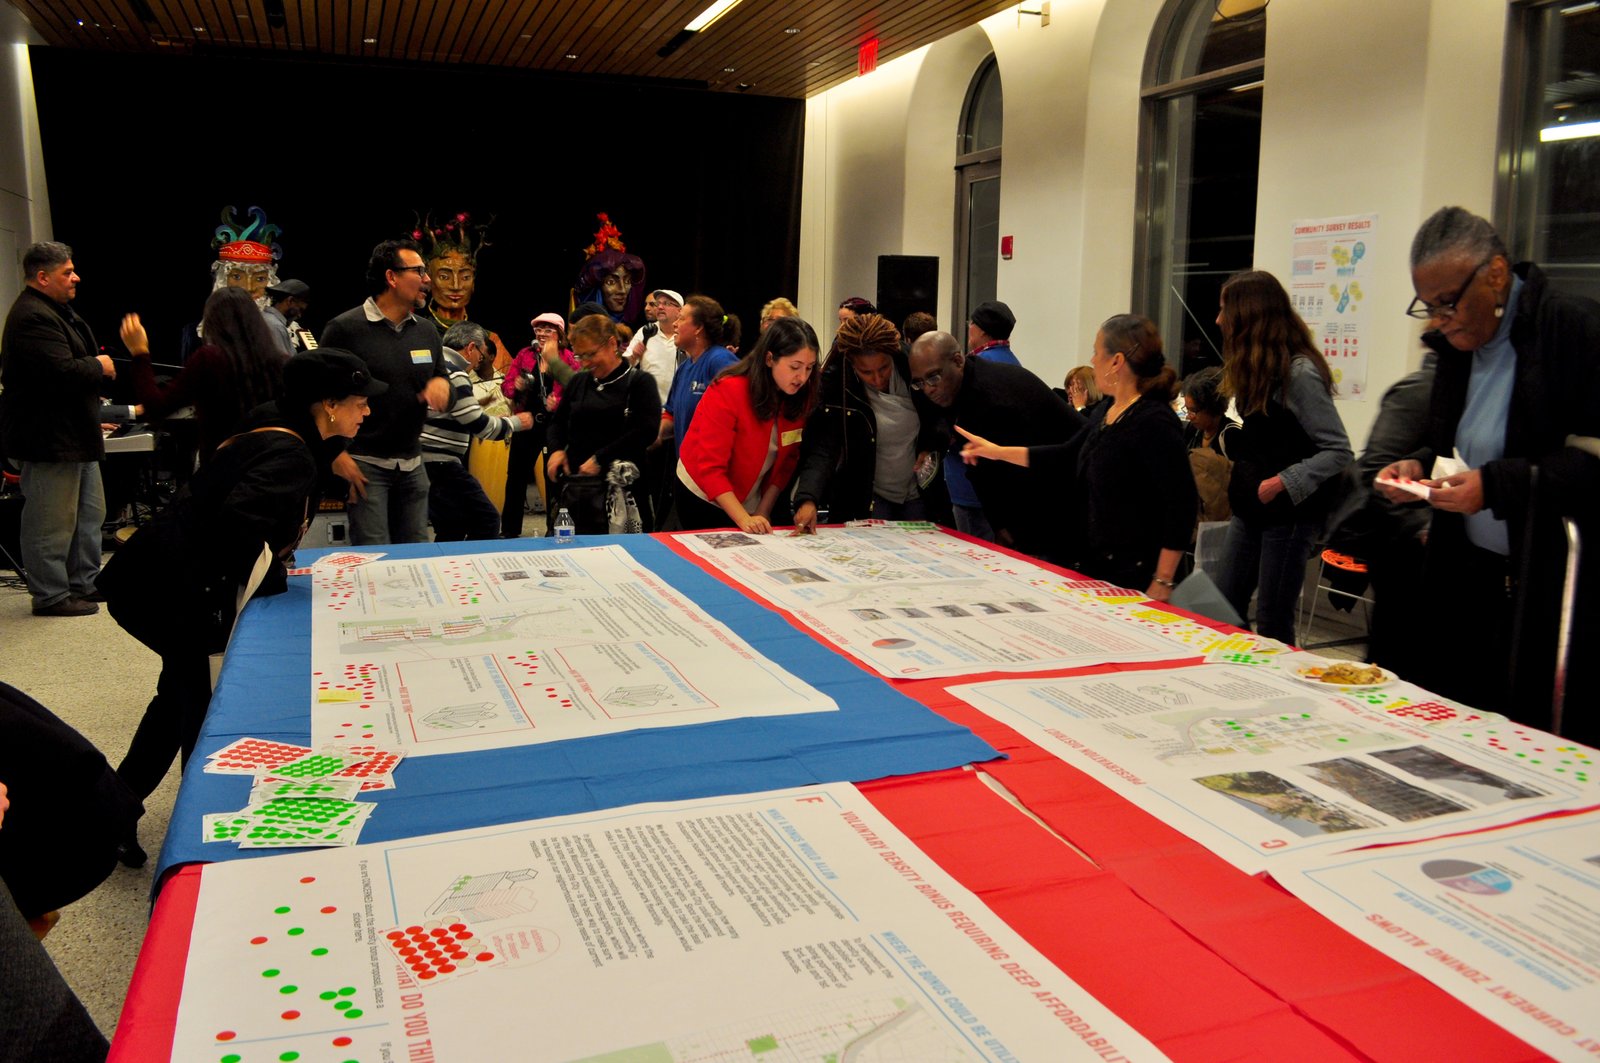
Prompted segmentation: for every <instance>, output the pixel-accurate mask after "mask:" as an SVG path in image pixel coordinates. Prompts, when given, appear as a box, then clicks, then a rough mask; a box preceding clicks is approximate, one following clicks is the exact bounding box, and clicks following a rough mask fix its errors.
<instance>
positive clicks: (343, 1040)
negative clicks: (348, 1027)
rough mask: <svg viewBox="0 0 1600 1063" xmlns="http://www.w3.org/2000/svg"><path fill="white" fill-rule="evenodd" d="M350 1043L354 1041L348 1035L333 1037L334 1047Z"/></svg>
mask: <svg viewBox="0 0 1600 1063" xmlns="http://www.w3.org/2000/svg"><path fill="white" fill-rule="evenodd" d="M352 1043H354V1042H353V1041H352V1039H351V1038H349V1037H335V1038H334V1039H333V1047H335V1048H343V1047H344V1046H345V1045H348V1044H352Z"/></svg>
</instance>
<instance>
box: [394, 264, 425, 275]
mask: <svg viewBox="0 0 1600 1063" xmlns="http://www.w3.org/2000/svg"><path fill="white" fill-rule="evenodd" d="M390 268H391V269H393V270H394V271H395V272H396V273H415V274H416V275H417V276H419V277H426V276H427V275H428V267H427V266H424V265H422V264H421V263H420V262H419V263H418V264H417V265H415V266H391V267H390Z"/></svg>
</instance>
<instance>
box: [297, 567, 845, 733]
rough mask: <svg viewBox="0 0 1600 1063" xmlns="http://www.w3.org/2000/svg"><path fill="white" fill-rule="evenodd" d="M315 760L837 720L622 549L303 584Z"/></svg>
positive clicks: (818, 698) (389, 570) (830, 706)
mask: <svg viewBox="0 0 1600 1063" xmlns="http://www.w3.org/2000/svg"><path fill="white" fill-rule="evenodd" d="M312 580H313V591H312V627H311V632H312V649H311V668H312V676H311V682H312V710H311V738H312V744H313V745H314V746H315V745H321V744H325V743H333V744H340V745H347V744H350V743H351V742H358V743H363V744H376V745H378V746H381V747H384V748H389V749H397V750H403V751H405V752H407V753H410V754H412V755H414V756H425V755H428V754H432V753H455V752H461V751H465V750H475V749H492V748H497V747H501V746H512V745H526V744H528V743H533V742H552V741H556V740H559V739H566V738H580V737H585V736H588V735H597V734H609V733H615V732H618V731H626V730H633V729H636V728H641V727H671V726H677V725H682V724H691V723H706V722H709V721H714V720H727V719H734V718H739V717H748V716H775V715H784V714H789V713H801V712H824V711H834V710H836V709H837V706H836V705H835V704H834V702H833V701H832V699H830V698H828V697H826V696H825V695H823V694H821V693H820V692H818V691H817V690H816V689H814V688H813V687H811V686H810V685H808V684H806V683H804V682H802V681H801V680H800V679H798V678H796V677H795V676H794V675H791V674H790V673H788V672H786V671H785V670H784V669H782V668H780V667H778V666H777V665H776V664H774V663H773V662H772V661H770V660H768V659H767V658H765V657H763V656H762V655H761V654H759V653H757V652H756V651H755V650H754V649H752V648H751V647H750V645H749V644H748V643H747V642H745V641H744V640H743V639H741V638H740V637H739V636H738V635H736V634H735V633H734V632H733V631H731V630H730V629H729V628H728V627H727V626H726V625H724V624H721V623H719V622H717V621H716V620H714V619H712V618H711V617H710V616H709V615H707V614H706V612H705V611H704V610H702V609H701V608H699V607H698V606H696V605H695V604H694V603H693V602H691V601H689V600H688V599H687V598H685V597H684V596H683V595H682V594H680V593H678V591H677V590H675V589H674V588H673V587H672V586H670V585H669V584H667V583H666V582H664V581H663V580H661V579H659V578H658V577H656V576H655V575H654V574H653V573H651V572H650V571H649V570H648V569H646V568H644V567H643V566H641V565H640V564H638V562H636V561H635V560H634V559H633V558H632V557H631V556H630V555H629V554H628V552H627V551H626V550H624V549H623V548H622V547H620V546H601V547H585V548H579V547H568V548H555V549H549V550H530V551H525V552H521V553H499V554H462V555H454V556H444V557H418V558H410V559H394V558H379V559H377V560H373V561H368V562H365V563H351V564H348V565H346V566H344V567H338V566H332V565H319V566H318V567H317V568H316V569H315V571H314V572H313V575H312Z"/></svg>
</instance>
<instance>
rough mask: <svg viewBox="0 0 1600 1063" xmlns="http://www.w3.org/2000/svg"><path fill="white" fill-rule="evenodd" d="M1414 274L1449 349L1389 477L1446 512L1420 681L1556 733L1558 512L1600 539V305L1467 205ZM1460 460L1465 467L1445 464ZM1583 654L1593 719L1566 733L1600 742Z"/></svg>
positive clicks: (1562, 547)
mask: <svg viewBox="0 0 1600 1063" xmlns="http://www.w3.org/2000/svg"><path fill="white" fill-rule="evenodd" d="M1411 282H1412V285H1413V287H1414V288H1415V290H1416V298H1415V299H1414V300H1412V303H1411V307H1410V309H1409V310H1408V311H1407V313H1409V314H1410V315H1411V316H1412V317H1415V318H1418V319H1419V320H1424V321H1427V322H1428V324H1429V326H1430V328H1429V330H1428V331H1427V332H1426V333H1424V334H1423V337H1422V340H1423V342H1424V343H1425V344H1426V345H1427V346H1428V347H1429V348H1431V349H1432V350H1434V351H1435V352H1437V354H1438V356H1439V362H1438V369H1437V371H1436V374H1435V377H1434V384H1433V396H1432V400H1431V406H1430V409H1429V413H1428V423H1427V436H1426V439H1427V442H1426V443H1425V444H1424V446H1423V447H1422V448H1420V449H1419V450H1418V451H1416V452H1415V453H1414V454H1412V455H1411V456H1410V457H1407V458H1405V459H1403V460H1401V461H1397V462H1394V463H1393V464H1391V465H1389V466H1387V467H1385V468H1384V469H1383V470H1382V471H1381V472H1379V473H1378V479H1377V488H1378V490H1379V491H1381V492H1382V493H1383V495H1384V496H1385V497H1386V498H1389V499H1391V500H1394V501H1402V500H1405V499H1408V498H1412V497H1415V495H1416V494H1422V492H1426V493H1425V494H1422V497H1423V498H1425V499H1426V501H1427V503H1428V504H1429V505H1430V506H1431V507H1432V510H1433V525H1432V528H1431V530H1430V531H1429V535H1428V558H1427V562H1426V565H1425V569H1424V583H1425V586H1426V587H1427V588H1428V590H1429V594H1430V598H1431V603H1430V604H1431V605H1432V607H1433V608H1434V610H1435V615H1436V616H1437V618H1438V623H1437V624H1436V625H1434V627H1435V632H1434V633H1435V635H1436V636H1437V641H1436V645H1435V646H1434V648H1433V649H1434V652H1433V653H1432V654H1431V655H1430V657H1431V660H1432V662H1433V668H1432V671H1431V674H1429V675H1427V676H1424V677H1422V678H1423V679H1424V681H1425V682H1427V683H1428V685H1429V686H1431V687H1433V689H1435V690H1438V691H1439V692H1440V693H1444V694H1448V695H1450V696H1453V697H1458V698H1461V699H1463V700H1466V701H1468V702H1470V703H1471V704H1473V705H1476V706H1479V707H1481V708H1486V709H1495V710H1499V711H1503V712H1506V713H1508V714H1510V715H1513V716H1514V717H1516V718H1517V719H1519V720H1521V721H1522V722H1525V723H1531V724H1534V725H1536V726H1539V727H1546V728H1548V727H1551V726H1552V724H1553V720H1552V718H1551V714H1550V711H1549V708H1548V706H1550V704H1551V690H1552V676H1553V668H1554V666H1555V649H1554V647H1555V633H1556V628H1557V617H1558V616H1559V612H1560V604H1559V602H1560V596H1561V588H1562V581H1563V577H1564V570H1563V564H1562V562H1563V560H1564V559H1565V557H1566V555H1567V546H1566V539H1565V535H1564V533H1563V530H1562V524H1561V518H1563V517H1574V518H1576V519H1577V520H1578V521H1579V523H1580V525H1581V526H1582V527H1583V528H1584V529H1585V530H1590V529H1592V530H1591V531H1590V535H1589V539H1590V550H1591V554H1592V553H1593V550H1594V546H1593V543H1594V542H1595V541H1596V535H1597V533H1600V519H1597V517H1596V503H1595V499H1596V498H1597V496H1600V442H1597V437H1600V303H1596V302H1595V301H1594V300H1592V299H1585V298H1581V297H1578V296H1573V295H1567V294H1564V293H1562V292H1559V291H1556V290H1555V289H1553V288H1552V287H1551V286H1550V283H1549V280H1548V278H1547V277H1546V276H1545V274H1544V271H1543V270H1541V269H1540V268H1539V267H1538V266H1536V265H1534V264H1533V263H1531V262H1524V263H1520V264H1518V265H1515V266H1514V265H1512V263H1511V260H1510V256H1509V255H1508V253H1507V251H1506V247H1505V244H1504V242H1503V241H1502V240H1501V239H1500V236H1499V234H1498V233H1496V232H1495V230H1494V228H1493V226H1491V225H1490V224H1489V223H1488V222H1487V221H1485V220H1484V219H1482V218H1480V217H1477V216H1475V215H1473V214H1471V213H1469V212H1468V211H1466V210H1464V209H1462V208H1461V207H1445V208H1443V209H1441V210H1439V211H1437V212H1436V213H1435V214H1434V215H1433V216H1432V217H1430V218H1429V219H1428V220H1427V221H1425V222H1423V224H1422V227H1421V228H1420V229H1419V230H1418V231H1417V234H1416V237H1415V238H1414V239H1413V241H1412V244H1411ZM1455 455H1459V458H1460V465H1459V466H1457V467H1455V468H1453V469H1451V468H1446V469H1444V470H1440V471H1439V473H1436V472H1435V471H1434V469H1433V468H1432V466H1433V462H1434V460H1435V459H1436V458H1451V457H1453V456H1455ZM1424 477H1434V478H1430V479H1424ZM1402 483H1404V484H1406V485H1407V487H1409V488H1411V490H1410V491H1408V490H1407V489H1406V488H1405V487H1401V486H1399V484H1402ZM1582 571H1583V574H1582V583H1581V584H1580V585H1579V588H1578V594H1577V596H1576V603H1577V607H1576V616H1575V619H1574V625H1575V626H1574V629H1573V643H1572V644H1573V645H1575V646H1584V645H1587V646H1591V647H1592V646H1594V645H1597V644H1600V643H1597V639H1600V632H1596V631H1595V625H1596V609H1595V608H1594V603H1595V601H1596V592H1600V579H1597V578H1596V576H1597V574H1600V566H1596V565H1594V564H1589V565H1586V566H1584V569H1583V570H1582ZM1508 657H1509V658H1510V660H1509V667H1507V664H1508V660H1507V658H1508ZM1573 664H1574V667H1573V669H1572V671H1571V672H1570V673H1569V674H1568V677H1567V682H1568V686H1567V703H1568V704H1574V703H1580V704H1583V705H1584V708H1585V710H1586V713H1585V715H1584V716H1583V717H1581V718H1572V717H1570V716H1569V719H1568V721H1567V727H1566V728H1565V729H1564V731H1563V733H1565V734H1567V735H1570V736H1572V737H1577V738H1579V739H1580V740H1581V741H1585V742H1589V743H1593V742H1594V741H1596V739H1597V738H1600V715H1597V714H1596V713H1595V712H1594V710H1593V705H1594V702H1595V699H1594V693H1595V685H1596V675H1597V672H1596V669H1594V668H1593V667H1592V666H1589V665H1588V664H1587V662H1586V661H1581V660H1580V661H1575V662H1573ZM1584 690H1586V691H1588V693H1589V696H1588V697H1587V698H1586V699H1585V700H1583V701H1580V700H1579V698H1578V697H1576V696H1575V694H1578V693H1580V692H1581V691H1584Z"/></svg>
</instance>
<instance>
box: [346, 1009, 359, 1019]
mask: <svg viewBox="0 0 1600 1063" xmlns="http://www.w3.org/2000/svg"><path fill="white" fill-rule="evenodd" d="M344 1017H345V1018H347V1019H359V1018H361V1009H360V1008H351V1009H350V1010H349V1011H347V1012H345V1013H344Z"/></svg>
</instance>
